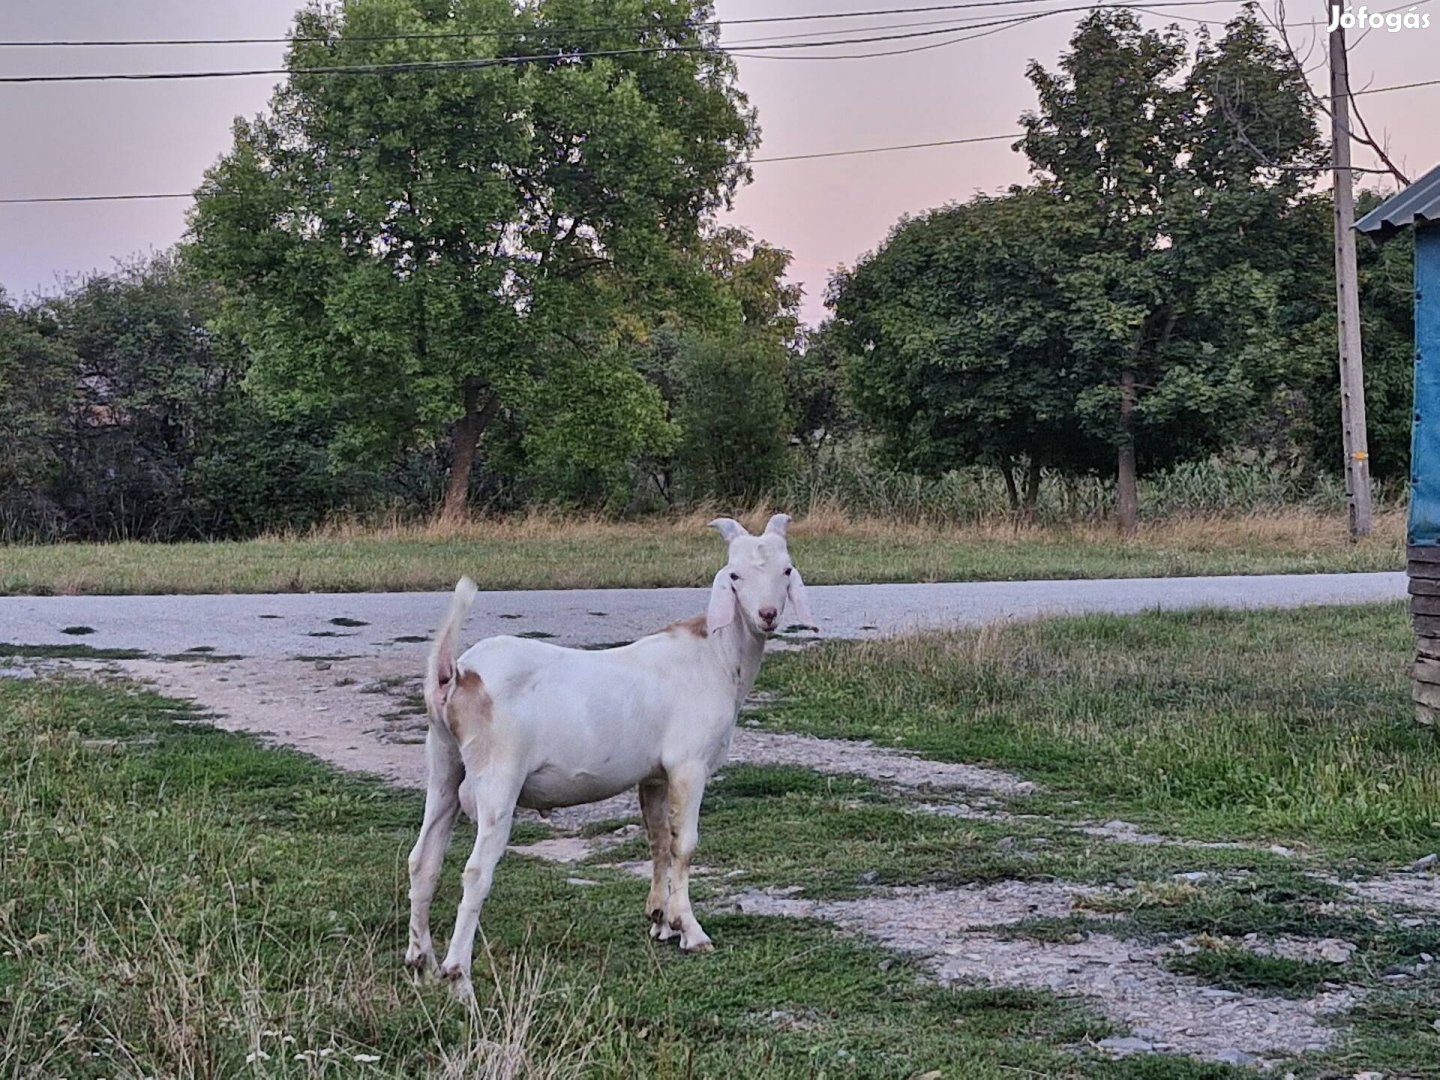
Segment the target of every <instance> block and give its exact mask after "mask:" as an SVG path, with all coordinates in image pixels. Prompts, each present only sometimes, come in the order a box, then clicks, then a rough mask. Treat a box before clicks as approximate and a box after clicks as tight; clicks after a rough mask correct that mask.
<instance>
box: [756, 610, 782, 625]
mask: <svg viewBox="0 0 1440 1080" xmlns="http://www.w3.org/2000/svg"><path fill="white" fill-rule="evenodd" d="M779 617H780V613H779V612H778V611H776V610H775V609H774V608H773V607H762V608H761V609H760V621H761V622H765V623H771V624H773V623H774V622H775V620H776V619H778V618H779Z"/></svg>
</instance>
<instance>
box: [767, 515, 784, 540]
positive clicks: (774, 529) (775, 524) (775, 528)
mask: <svg viewBox="0 0 1440 1080" xmlns="http://www.w3.org/2000/svg"><path fill="white" fill-rule="evenodd" d="M789 528H790V515H789V514H776V515H775V516H774V517H772V518H771V519H770V521H769V523H768V524H767V525H766V526H765V531H766V532H767V533H773V534H775V535H776V536H784V535H785V531H786V530H787V529H789Z"/></svg>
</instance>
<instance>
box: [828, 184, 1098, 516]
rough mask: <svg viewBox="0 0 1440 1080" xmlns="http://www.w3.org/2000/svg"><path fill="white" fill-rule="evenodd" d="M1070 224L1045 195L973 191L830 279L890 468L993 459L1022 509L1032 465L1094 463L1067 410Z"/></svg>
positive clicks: (862, 396)
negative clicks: (1065, 284)
mask: <svg viewBox="0 0 1440 1080" xmlns="http://www.w3.org/2000/svg"><path fill="white" fill-rule="evenodd" d="M1068 222H1069V215H1068V213H1067V208H1066V207H1065V206H1064V205H1062V204H1061V203H1060V202H1059V201H1058V200H1057V199H1056V198H1054V197H1053V196H1051V195H1050V194H1048V193H1047V192H1044V191H1040V190H1034V189H1032V190H1019V189H1017V190H1015V191H1013V192H1012V193H1011V194H1010V195H1008V196H1006V197H1004V198H998V199H990V198H977V199H975V200H974V201H972V202H970V203H967V204H964V205H959V206H949V207H945V208H943V209H940V210H934V211H931V212H930V213H927V214H922V215H920V216H918V217H915V218H912V219H908V220H905V221H902V222H901V223H900V224H899V225H897V226H896V228H895V229H894V230H893V231H892V232H891V234H890V237H889V239H888V240H887V241H886V242H885V244H884V245H883V246H882V247H881V248H880V249H879V250H878V251H876V252H875V253H873V254H871V255H868V256H866V257H865V258H864V259H862V260H861V261H860V262H859V263H858V264H857V265H856V266H855V268H854V269H853V270H850V271H848V272H844V273H841V274H838V275H837V276H836V277H835V278H834V280H833V281H832V283H831V292H830V298H829V302H830V304H831V306H832V307H833V308H834V311H835V328H836V332H837V333H838V334H839V336H840V337H841V339H842V341H843V344H844V347H845V349H846V351H847V352H848V354H849V357H850V360H849V378H850V386H851V389H852V392H853V395H854V399H855V403H856V407H857V408H858V409H859V410H860V411H861V412H862V414H863V415H864V416H865V418H866V420H867V421H868V422H869V423H870V425H871V426H872V427H873V428H874V429H875V430H876V431H877V433H878V434H879V435H880V436H881V446H880V448H881V451H882V453H883V454H884V456H885V457H886V458H887V459H888V461H889V462H890V463H891V464H893V465H896V466H899V467H902V468H907V469H913V470H916V471H918V472H924V473H930V474H935V473H943V472H946V471H948V470H951V469H955V468H959V467H962V466H966V465H973V464H982V465H989V466H993V467H995V468H996V469H998V470H1000V472H1001V474H1002V475H1003V476H1004V478H1005V481H1006V486H1007V490H1008V491H1009V493H1010V500H1011V505H1012V509H1014V510H1016V511H1021V510H1022V509H1023V511H1025V512H1027V513H1029V512H1033V510H1034V506H1035V500H1036V498H1037V496H1038V493H1039V484H1040V472H1041V469H1042V468H1054V469H1058V470H1061V471H1064V472H1080V471H1086V470H1089V469H1093V468H1095V467H1096V465H1097V464H1098V461H1099V460H1100V459H1099V452H1100V450H1101V444H1098V443H1097V440H1095V439H1093V438H1087V437H1086V435H1085V433H1084V432H1083V431H1082V429H1081V424H1080V421H1079V419H1078V418H1077V415H1076V411H1075V399H1076V395H1077V393H1078V391H1079V390H1080V389H1081V387H1080V386H1078V385H1077V383H1076V378H1075V372H1074V370H1073V361H1072V356H1071V345H1070V340H1069V336H1068V333H1069V320H1070V312H1069V309H1068V308H1067V297H1066V296H1065V295H1064V293H1063V291H1062V285H1061V281H1062V277H1061V275H1062V274H1063V273H1064V272H1065V270H1066V268H1067V267H1068V266H1069V263H1068V261H1067V260H1068V259H1069V253H1068V251H1067V249H1066V240H1065V236H1064V233H1065V229H1066V228H1067V225H1068ZM1022 474H1023V477H1022ZM1022 489H1023V493H1022Z"/></svg>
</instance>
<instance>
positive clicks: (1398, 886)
mask: <svg viewBox="0 0 1440 1080" xmlns="http://www.w3.org/2000/svg"><path fill="white" fill-rule="evenodd" d="M1324 880H1327V881H1330V882H1332V883H1334V884H1336V885H1339V886H1340V887H1341V888H1344V889H1346V890H1348V891H1349V892H1351V893H1353V894H1354V895H1355V896H1357V897H1359V898H1360V899H1361V900H1368V901H1369V902H1370V903H1373V904H1384V905H1386V906H1388V907H1399V908H1410V909H1412V910H1414V911H1435V912H1440V874H1434V873H1430V872H1419V873H1399V874H1386V875H1384V876H1383V877H1376V878H1370V879H1368V880H1366V881H1341V880H1339V879H1338V878H1325V879H1324Z"/></svg>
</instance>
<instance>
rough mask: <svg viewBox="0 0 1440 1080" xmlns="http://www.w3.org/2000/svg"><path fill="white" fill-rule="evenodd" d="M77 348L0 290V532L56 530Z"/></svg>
mask: <svg viewBox="0 0 1440 1080" xmlns="http://www.w3.org/2000/svg"><path fill="white" fill-rule="evenodd" d="M75 366H76V365H75V357H74V353H73V352H72V351H71V350H70V349H69V348H68V347H67V346H66V344H65V343H64V342H63V341H62V340H61V339H60V337H59V334H58V332H57V328H56V326H55V325H54V323H53V321H51V320H48V319H45V318H43V317H37V316H36V315H35V314H34V313H30V312H24V311H20V310H17V309H16V308H15V307H13V306H12V305H11V303H10V300H9V298H8V297H7V296H6V295H5V293H4V291H3V290H0V443H3V444H4V446H5V454H4V456H3V458H0V537H8V536H14V535H17V534H24V533H27V532H34V531H44V532H53V531H54V530H56V528H57V525H58V522H59V521H60V520H61V518H62V514H61V511H60V507H59V506H58V505H56V503H55V501H54V499H55V496H56V494H57V493H58V488H59V483H60V480H61V478H62V477H63V476H64V473H65V460H64V433H65V427H66V425H67V423H68V421H69V418H70V415H71V413H72V410H73V409H74V407H75V406H74V404H73V402H72V400H71V399H72V397H73V396H74V395H75V393H76V380H75Z"/></svg>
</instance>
